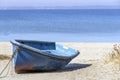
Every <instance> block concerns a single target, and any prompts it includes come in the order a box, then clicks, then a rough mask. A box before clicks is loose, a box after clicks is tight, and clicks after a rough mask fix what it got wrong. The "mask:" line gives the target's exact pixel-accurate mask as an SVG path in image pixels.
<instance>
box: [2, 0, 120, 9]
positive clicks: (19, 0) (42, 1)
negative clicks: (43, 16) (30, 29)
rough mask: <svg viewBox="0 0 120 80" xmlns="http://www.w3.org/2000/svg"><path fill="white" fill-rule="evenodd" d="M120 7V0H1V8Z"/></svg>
mask: <svg viewBox="0 0 120 80" xmlns="http://www.w3.org/2000/svg"><path fill="white" fill-rule="evenodd" d="M45 6H49V7H55V6H64V7H71V6H80V7H107V8H112V7H117V8H118V7H120V0H0V8H9V7H22V8H23V7H36V8H39V7H45Z"/></svg>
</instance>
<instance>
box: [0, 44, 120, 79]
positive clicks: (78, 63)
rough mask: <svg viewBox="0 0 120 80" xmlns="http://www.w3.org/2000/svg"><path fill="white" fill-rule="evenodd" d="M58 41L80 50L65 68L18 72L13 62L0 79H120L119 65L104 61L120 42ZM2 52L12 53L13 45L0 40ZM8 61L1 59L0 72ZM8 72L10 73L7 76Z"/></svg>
mask: <svg viewBox="0 0 120 80" xmlns="http://www.w3.org/2000/svg"><path fill="white" fill-rule="evenodd" d="M57 43H58V44H63V45H65V46H67V47H71V48H75V49H76V50H79V51H80V55H78V56H77V57H76V58H74V59H73V60H72V61H71V62H70V63H69V64H68V65H67V66H66V67H65V68H64V69H61V70H58V71H55V72H34V73H23V74H16V73H15V72H14V69H13V66H12V63H11V64H10V66H9V67H8V68H7V69H6V71H5V72H4V74H3V75H2V76H3V77H2V78H0V80H23V79H24V80H34V79H36V80H38V79H39V80H120V70H119V65H118V64H115V63H113V62H110V63H108V64H105V63H104V58H105V57H106V56H107V55H109V53H110V52H111V51H112V49H113V45H114V44H119V43H79V42H57ZM0 54H3V55H8V56H10V55H12V45H11V44H10V43H9V42H0ZM7 62H8V60H0V68H1V69H0V72H1V70H2V69H3V68H4V67H5V65H6V64H7ZM8 70H9V71H8ZM7 72H8V75H7V76H5V75H6V74H7ZM4 76H5V77H4Z"/></svg>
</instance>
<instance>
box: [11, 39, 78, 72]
mask: <svg viewBox="0 0 120 80" xmlns="http://www.w3.org/2000/svg"><path fill="white" fill-rule="evenodd" d="M11 43H12V44H13V52H15V56H14V68H15V71H16V72H17V73H20V72H22V71H29V70H40V71H52V70H58V69H61V68H63V67H65V66H66V65H67V64H68V63H69V62H70V61H71V60H72V59H73V58H74V57H76V56H77V55H78V54H79V52H78V51H76V50H75V49H72V48H66V47H64V46H62V45H60V44H56V43H55V42H40V41H28V40H14V41H11Z"/></svg>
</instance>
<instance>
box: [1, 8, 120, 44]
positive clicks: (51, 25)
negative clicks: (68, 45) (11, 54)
mask: <svg viewBox="0 0 120 80" xmlns="http://www.w3.org/2000/svg"><path fill="white" fill-rule="evenodd" d="M11 39H31V40H45V41H78V42H120V9H77V10H0V41H9V40H11Z"/></svg>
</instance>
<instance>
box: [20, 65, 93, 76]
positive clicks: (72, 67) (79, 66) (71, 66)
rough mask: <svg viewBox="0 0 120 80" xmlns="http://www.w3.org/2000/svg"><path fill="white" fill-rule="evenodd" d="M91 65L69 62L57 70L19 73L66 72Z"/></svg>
mask: <svg viewBox="0 0 120 80" xmlns="http://www.w3.org/2000/svg"><path fill="white" fill-rule="evenodd" d="M91 65H92V64H80V63H70V64H68V65H67V66H66V67H65V68H63V69H60V70H57V71H25V72H22V73H20V74H31V73H56V72H68V71H74V70H78V69H83V68H87V67H89V66H91Z"/></svg>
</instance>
